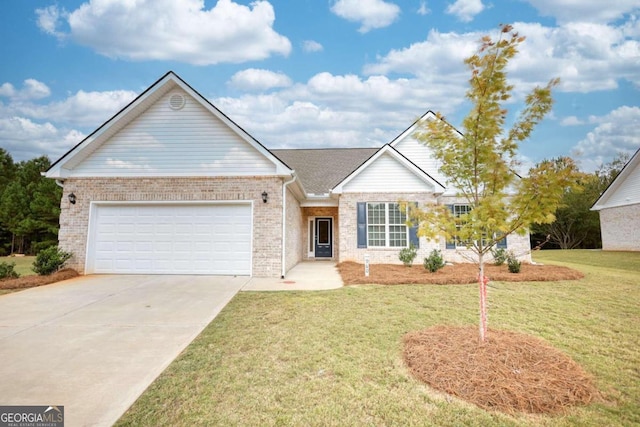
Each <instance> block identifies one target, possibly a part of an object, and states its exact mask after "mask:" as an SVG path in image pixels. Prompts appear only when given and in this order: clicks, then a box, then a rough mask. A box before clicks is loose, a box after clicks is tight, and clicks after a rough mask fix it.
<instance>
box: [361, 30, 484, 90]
mask: <svg viewBox="0 0 640 427" xmlns="http://www.w3.org/2000/svg"><path fill="white" fill-rule="evenodd" d="M480 37H482V34H480V33H465V34H458V33H440V32H438V31H437V30H431V31H429V34H428V35H427V39H426V40H425V41H423V42H417V43H413V44H412V45H410V46H409V47H407V48H403V49H398V50H395V49H394V50H391V51H390V52H389V53H388V54H387V55H385V56H382V57H378V58H377V62H376V63H373V64H367V65H365V67H364V72H365V74H389V73H400V74H405V73H409V74H412V75H414V76H419V77H420V78H422V79H426V80H430V81H443V80H448V81H453V80H458V81H460V83H461V84H465V83H466V79H467V78H468V72H467V69H466V66H465V65H464V63H463V60H464V58H466V57H468V56H469V55H471V54H473V53H474V52H475V51H476V50H477V48H478V39H480ZM461 79H462V80H461Z"/></svg>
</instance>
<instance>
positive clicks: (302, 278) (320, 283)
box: [242, 261, 343, 291]
mask: <svg viewBox="0 0 640 427" xmlns="http://www.w3.org/2000/svg"><path fill="white" fill-rule="evenodd" d="M342 286H343V282H342V277H340V273H338V269H337V268H336V263H335V262H332V261H303V262H300V263H298V264H296V265H295V266H294V267H293V268H292V269H291V270H289V271H288V272H287V274H286V275H285V278H284V279H264V278H255V277H252V278H251V279H249V281H248V282H247V283H246V284H245V285H244V286H243V287H242V290H243V291H320V290H328V289H338V288H341V287H342Z"/></svg>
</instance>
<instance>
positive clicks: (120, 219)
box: [87, 204, 251, 275]
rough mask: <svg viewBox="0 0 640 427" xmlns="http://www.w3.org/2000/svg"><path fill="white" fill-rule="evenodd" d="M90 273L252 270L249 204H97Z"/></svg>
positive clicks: (238, 273)
mask: <svg viewBox="0 0 640 427" xmlns="http://www.w3.org/2000/svg"><path fill="white" fill-rule="evenodd" d="M91 227H92V229H93V230H94V231H93V232H90V242H89V251H88V262H87V266H88V272H89V273H92V272H93V273H140V274H143V273H156V274H233V275H249V274H251V206H250V205H249V204H239V205H227V204H196V205H168V204H167V205H155V204H154V205H107V204H105V205H97V206H96V207H95V211H94V215H93V218H92V225H91Z"/></svg>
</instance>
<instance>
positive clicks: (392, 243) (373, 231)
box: [367, 203, 409, 248]
mask: <svg viewBox="0 0 640 427" xmlns="http://www.w3.org/2000/svg"><path fill="white" fill-rule="evenodd" d="M406 222H407V213H406V211H403V210H401V209H400V206H399V205H398V203H367V246H371V247H393V248H398V247H401V248H403V247H406V246H408V244H409V242H408V236H409V233H408V229H407V224H406Z"/></svg>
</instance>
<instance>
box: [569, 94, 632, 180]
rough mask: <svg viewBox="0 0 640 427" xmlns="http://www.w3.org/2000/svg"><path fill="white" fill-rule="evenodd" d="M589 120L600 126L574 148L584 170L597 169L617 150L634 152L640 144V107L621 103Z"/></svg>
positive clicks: (614, 154) (609, 159) (615, 153)
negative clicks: (639, 130) (639, 131)
mask: <svg viewBox="0 0 640 427" xmlns="http://www.w3.org/2000/svg"><path fill="white" fill-rule="evenodd" d="M589 121H590V122H597V123H598V126H596V127H595V128H594V129H593V130H592V131H591V132H589V133H588V134H587V135H586V137H585V138H584V139H583V140H581V141H580V142H578V144H576V146H575V147H574V149H573V151H574V153H575V155H576V156H577V157H578V159H579V160H580V163H581V166H582V169H583V170H585V171H594V170H596V169H597V168H598V167H599V166H600V165H602V164H603V163H607V162H609V161H611V160H612V159H613V158H614V157H615V156H616V155H617V154H618V153H629V154H633V153H634V152H635V151H636V150H637V149H638V148H640V134H639V133H638V129H640V107H635V106H633V107H630V106H622V107H619V108H617V109H615V110H613V111H611V112H610V113H609V114H607V115H605V116H602V117H590V118H589Z"/></svg>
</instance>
